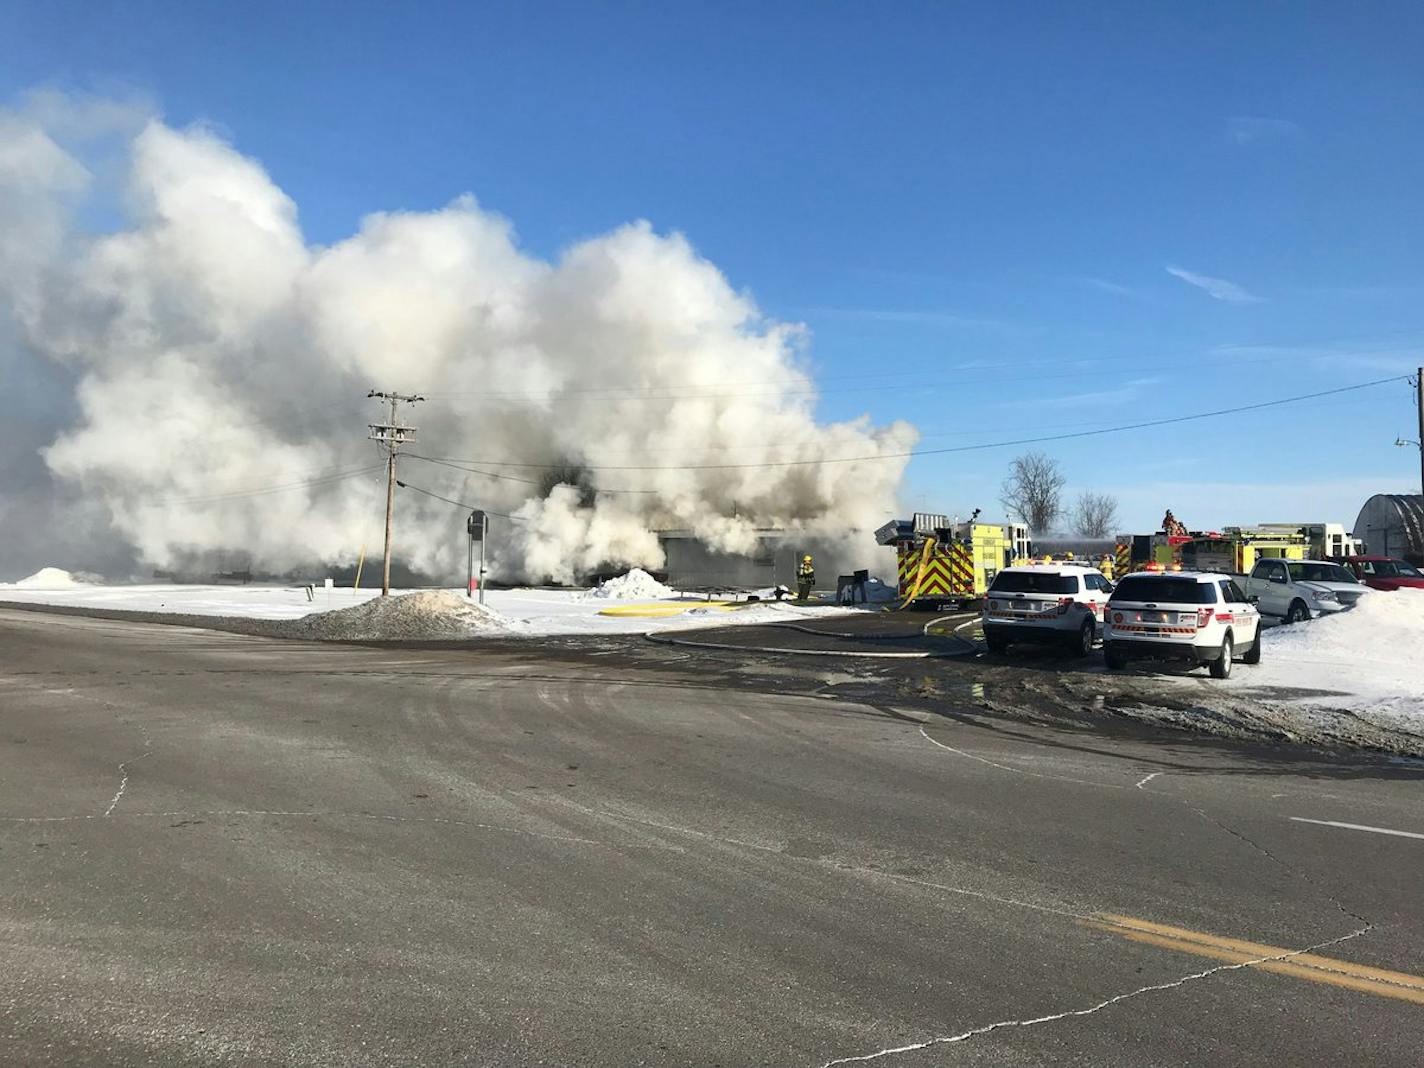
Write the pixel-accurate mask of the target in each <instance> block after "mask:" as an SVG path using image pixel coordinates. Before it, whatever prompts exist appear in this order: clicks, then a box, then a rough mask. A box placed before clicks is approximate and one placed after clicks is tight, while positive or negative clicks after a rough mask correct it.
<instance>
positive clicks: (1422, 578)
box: [1339, 556, 1424, 590]
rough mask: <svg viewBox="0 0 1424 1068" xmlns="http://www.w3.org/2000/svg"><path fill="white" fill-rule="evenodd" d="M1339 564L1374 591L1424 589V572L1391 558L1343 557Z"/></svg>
mask: <svg viewBox="0 0 1424 1068" xmlns="http://www.w3.org/2000/svg"><path fill="white" fill-rule="evenodd" d="M1339 563H1342V564H1344V565H1345V566H1346V567H1348V568H1349V569H1350V570H1351V571H1353V572H1354V573H1355V577H1356V578H1358V579H1359V580H1360V581H1361V582H1363V583H1364V584H1365V585H1366V586H1368V587H1370V589H1372V590H1397V589H1399V588H1400V587H1401V586H1411V587H1413V588H1415V589H1424V572H1421V571H1420V570H1419V569H1418V568H1417V567H1415V566H1414V565H1413V564H1408V563H1405V562H1404V561H1403V560H1396V559H1395V558H1394V557H1391V556H1342V557H1340V559H1339Z"/></svg>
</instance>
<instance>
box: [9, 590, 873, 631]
mask: <svg viewBox="0 0 1424 1068" xmlns="http://www.w3.org/2000/svg"><path fill="white" fill-rule="evenodd" d="M391 592H392V593H393V594H403V593H410V592H414V591H409V590H392V591H391ZM454 596H456V597H457V598H459V599H461V600H467V598H466V597H465V594H464V591H463V590H461V591H459V592H457V593H454ZM378 597H380V591H379V590H371V589H361V590H353V589H351V588H350V587H345V588H334V589H330V590H328V589H325V588H324V587H322V586H320V585H318V586H316V587H314V588H313V590H312V592H311V594H310V596H309V595H308V592H307V588H306V587H304V586H259V585H249V586H237V585H210V586H177V585H169V584H162V585H137V586H119V585H114V586H102V585H83V584H79V583H75V584H73V585H71V586H68V587H51V588H45V589H37V588H33V587H23V586H20V585H19V584H18V583H10V584H5V583H0V601H14V602H22V603H30V604H54V605H69V606H73V607H82V608H94V609H113V610H118V611H127V612H158V613H167V614H179V615H196V616H232V617H237V618H244V619H263V620H288V619H291V620H294V619H300V618H301V617H303V616H307V615H309V614H311V613H313V612H327V611H331V610H335V609H342V608H350V607H352V606H355V605H362V604H365V603H366V602H368V601H371V600H372V599H375V598H378ZM485 600H486V605H487V607H488V608H490V609H492V610H493V612H494V613H497V615H498V617H499V618H501V619H502V620H503V621H504V624H505V626H506V627H507V630H506V631H503V632H495V633H508V634H512V635H513V634H525V635H530V636H542V635H560V634H565V635H571V634H644V633H647V632H649V631H654V630H670V629H676V628H686V627H707V626H725V625H729V624H737V623H743V624H745V623H774V622H785V621H788V620H806V619H816V618H821V617H825V616H836V615H841V614H844V613H845V612H846V611H848V610H847V609H843V608H838V607H835V606H832V605H829V603H828V604H827V606H825V607H821V606H803V605H792V604H784V603H782V604H772V603H765V602H763V603H752V604H749V605H737V606H735V607H733V608H730V609H728V608H726V607H722V606H720V605H718V604H717V603H716V602H710V603H709V602H708V601H706V600H705V599H704V598H701V597H683V596H679V595H677V594H675V593H674V594H673V596H671V597H666V598H658V599H656V600H650V601H649V602H648V605H649V609H650V611H656V612H657V613H658V615H655V616H654V615H646V616H645V615H641V614H628V615H603V614H602V613H603V612H604V611H609V610H617V611H620V612H631V613H637V612H638V611H639V609H640V606H639V604H638V603H637V602H636V601H627V600H623V599H616V598H597V597H590V596H588V593H587V591H583V590H563V589H512V590H486V591H485ZM857 611H859V609H857Z"/></svg>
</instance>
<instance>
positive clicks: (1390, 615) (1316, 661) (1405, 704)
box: [1218, 589, 1424, 731]
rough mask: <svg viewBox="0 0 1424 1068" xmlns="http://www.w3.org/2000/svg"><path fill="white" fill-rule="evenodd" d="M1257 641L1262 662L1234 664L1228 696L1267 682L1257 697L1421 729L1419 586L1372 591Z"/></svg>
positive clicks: (1423, 593) (1422, 615)
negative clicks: (1332, 611)
mask: <svg viewBox="0 0 1424 1068" xmlns="http://www.w3.org/2000/svg"><path fill="white" fill-rule="evenodd" d="M1262 642H1263V645H1262V647H1261V649H1262V654H1261V663H1260V664H1259V665H1257V666H1255V667H1251V666H1249V665H1246V664H1238V665H1236V669H1235V670H1234V671H1233V672H1232V676H1231V678H1230V679H1229V680H1228V681H1227V682H1226V684H1225V685H1226V688H1227V690H1228V691H1229V692H1231V693H1232V694H1233V695H1234V696H1238V697H1242V696H1247V695H1248V694H1250V695H1252V696H1254V693H1253V691H1257V690H1263V689H1267V688H1269V689H1271V690H1278V691H1279V693H1278V694H1276V693H1272V694H1263V695H1262V699H1263V700H1265V701H1268V702H1270V703H1273V704H1279V703H1280V701H1281V699H1282V697H1285V698H1287V699H1288V700H1289V701H1291V702H1292V703H1296V704H1299V705H1304V706H1316V707H1320V708H1329V709H1346V710H1349V711H1352V712H1355V713H1358V714H1362V715H1368V716H1369V717H1370V719H1372V720H1374V721H1376V722H1380V723H1385V722H1388V723H1391V724H1393V725H1394V726H1397V727H1401V728H1406V729H1410V730H1414V731H1419V730H1421V729H1424V655H1421V654H1424V590H1412V589H1403V590H1394V591H1385V590H1375V591H1371V592H1370V593H1368V594H1366V595H1365V596H1364V597H1362V598H1360V602H1359V604H1358V605H1356V606H1355V607H1354V608H1352V609H1350V610H1349V611H1347V612H1340V613H1338V614H1337V615H1333V616H1325V617H1321V618H1317V619H1312V620H1310V621H1309V622H1306V623H1297V624H1295V625H1294V626H1289V627H1272V628H1271V629H1270V630H1267V631H1266V632H1265V633H1264V636H1263V638H1262ZM1218 685H1220V684H1218ZM1292 691H1300V692H1292Z"/></svg>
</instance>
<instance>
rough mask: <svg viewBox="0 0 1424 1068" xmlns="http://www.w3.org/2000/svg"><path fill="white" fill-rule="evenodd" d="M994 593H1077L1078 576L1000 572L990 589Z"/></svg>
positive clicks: (1031, 572) (1036, 572) (1043, 572)
mask: <svg viewBox="0 0 1424 1068" xmlns="http://www.w3.org/2000/svg"><path fill="white" fill-rule="evenodd" d="M989 589H990V591H991V592H993V593H1077V592H1078V576H1077V575H1054V574H1052V573H1051V572H1046V571H1000V572H999V573H998V574H997V575H996V576H994V584H993V585H992V586H990V587H989Z"/></svg>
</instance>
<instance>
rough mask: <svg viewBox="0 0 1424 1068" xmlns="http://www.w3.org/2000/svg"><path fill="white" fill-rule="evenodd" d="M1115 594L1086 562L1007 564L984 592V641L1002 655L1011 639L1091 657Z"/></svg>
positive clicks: (1109, 584)
mask: <svg viewBox="0 0 1424 1068" xmlns="http://www.w3.org/2000/svg"><path fill="white" fill-rule="evenodd" d="M1110 593H1112V583H1111V582H1109V581H1108V580H1107V579H1105V578H1103V575H1102V572H1101V571H1098V570H1097V569H1096V568H1091V567H1084V566H1082V565H1081V564H1028V565H1024V566H1020V567H1006V568H1004V570H1002V571H1000V572H999V573H998V574H997V575H995V576H994V581H993V582H992V583H991V584H990V586H989V591H988V592H987V593H986V594H985V595H984V613H983V617H982V622H983V626H984V644H985V645H987V646H988V647H989V652H991V653H1002V652H1004V651H1005V650H1006V649H1008V647H1009V645H1010V643H1012V642H1038V643H1040V644H1042V643H1045V642H1047V643H1056V644H1060V645H1065V646H1067V647H1068V649H1069V650H1070V651H1071V652H1073V653H1074V654H1075V655H1077V656H1087V655H1088V654H1089V653H1091V652H1092V651H1093V639H1094V638H1095V637H1096V635H1097V630H1098V624H1099V623H1100V621H1101V620H1102V618H1103V610H1104V608H1105V606H1106V605H1107V603H1108V594H1110Z"/></svg>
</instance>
